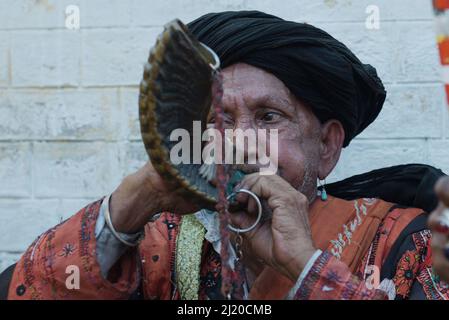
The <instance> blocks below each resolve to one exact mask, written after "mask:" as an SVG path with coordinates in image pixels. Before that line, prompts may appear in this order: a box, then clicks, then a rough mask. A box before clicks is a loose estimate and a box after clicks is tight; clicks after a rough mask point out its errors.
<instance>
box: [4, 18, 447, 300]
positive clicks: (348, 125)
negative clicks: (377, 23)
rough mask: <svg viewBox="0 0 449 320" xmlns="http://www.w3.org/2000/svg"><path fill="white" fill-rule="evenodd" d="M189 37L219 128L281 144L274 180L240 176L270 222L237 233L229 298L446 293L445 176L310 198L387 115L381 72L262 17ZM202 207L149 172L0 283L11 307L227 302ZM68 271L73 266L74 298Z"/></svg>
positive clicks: (248, 217)
mask: <svg viewBox="0 0 449 320" xmlns="http://www.w3.org/2000/svg"><path fill="white" fill-rule="evenodd" d="M189 29H190V30H191V31H192V33H193V34H194V35H195V36H196V37H197V38H198V39H199V40H200V41H201V42H203V43H205V44H206V45H208V46H209V47H210V48H212V49H213V50H214V51H215V52H216V53H217V54H218V55H219V56H220V59H221V61H222V66H223V71H222V75H223V89H224V94H223V105H224V109H225V123H226V126H227V127H228V128H240V129H243V130H245V129H272V128H273V129H278V135H279V146H278V149H279V159H278V174H277V175H271V176H268V175H266V176H262V175H259V174H258V173H255V172H254V168H253V167H250V166H246V167H245V166H244V167H243V171H246V173H248V174H247V175H246V176H245V178H244V179H243V180H242V182H241V183H240V184H239V186H238V188H245V189H248V190H251V191H252V192H254V193H255V194H257V195H258V196H259V197H260V198H262V199H264V200H265V201H266V203H267V204H268V206H269V207H270V209H271V211H272V218H271V220H269V221H265V222H264V223H262V224H261V225H259V226H258V227H257V228H256V229H255V230H253V231H251V232H250V233H248V234H245V235H244V242H243V248H242V252H243V257H242V259H243V260H242V264H243V266H244V270H245V275H246V277H245V279H244V281H243V283H242V284H241V286H242V288H237V289H241V290H237V289H236V290H234V292H236V294H235V295H234V296H233V297H234V298H244V299H286V298H290V299H388V298H389V299H426V298H428V299H445V298H446V297H448V296H449V295H448V293H447V287H446V286H445V285H444V284H443V283H441V282H439V281H438V280H437V279H436V277H434V276H433V273H432V257H431V250H429V248H430V240H431V234H430V232H429V230H428V229H427V227H426V219H427V218H426V214H425V211H428V212H430V211H431V210H433V209H434V207H435V205H436V202H437V200H436V197H435V195H434V194H433V185H434V183H435V181H436V179H437V178H438V177H439V176H440V175H442V173H441V172H440V171H439V170H436V169H433V168H430V167H427V166H419V165H413V166H399V167H393V168H387V169H383V170H378V171H374V172H371V173H368V174H365V175H360V176H356V177H353V178H350V179H347V180H345V181H343V182H340V183H336V184H332V185H329V186H325V188H320V192H317V191H318V188H317V180H324V179H325V178H326V177H327V176H328V175H329V174H330V173H331V171H332V170H333V168H334V167H335V165H336V164H337V162H338V160H339V157H340V153H341V150H342V148H343V147H345V146H347V145H348V144H349V143H350V141H351V140H352V139H353V138H354V137H355V136H356V135H357V134H359V133H360V132H361V131H363V130H364V129H365V128H366V127H367V126H368V125H369V124H370V123H371V122H372V121H373V120H374V119H375V118H376V117H377V115H378V113H379V112H380V110H381V108H382V105H383V103H384V100H385V96H386V93H385V90H384V87H383V85H382V83H381V81H380V79H379V78H378V77H377V74H376V71H375V69H374V68H372V67H371V66H369V65H365V64H362V63H361V62H360V61H359V60H358V59H357V57H356V56H355V55H354V54H353V53H352V52H351V51H350V50H349V49H348V48H347V47H346V46H344V45H343V44H342V43H340V42H338V41H337V40H335V39H334V38H332V37H331V36H330V35H328V34H327V33H325V32H324V31H322V30H320V29H317V28H315V27H312V26H310V25H307V24H301V23H295V22H288V21H284V20H282V19H280V18H277V17H274V16H271V15H267V14H264V13H261V12H255V11H251V12H224V13H217V14H209V15H206V16H203V17H201V18H199V19H197V20H195V21H194V22H192V23H190V24H189ZM209 120H210V122H211V123H213V122H214V115H213V114H212V115H211V116H210V119H209ZM429 190H430V191H429ZM317 194H319V196H318V197H317ZM328 194H329V195H328ZM236 200H237V201H238V202H240V203H241V204H244V205H247V207H246V210H244V211H241V212H235V213H233V214H232V223H233V224H234V225H237V226H247V225H248V224H249V223H251V221H252V219H253V218H252V207H253V204H252V203H251V201H249V200H248V198H247V197H244V196H242V195H239V196H238V197H237V199H236ZM200 209H201V208H196V207H195V206H194V205H193V204H191V203H189V202H188V199H182V198H179V196H177V195H176V194H174V193H173V192H172V191H171V190H170V189H169V188H167V187H166V186H165V185H164V181H163V179H162V178H161V177H160V176H159V175H158V174H157V173H156V171H155V170H154V168H153V167H152V165H151V163H147V164H146V165H145V166H144V167H143V168H141V169H140V170H139V171H137V172H136V173H134V174H132V175H130V176H128V177H126V178H125V179H124V180H123V182H122V183H121V184H120V185H119V186H118V188H117V189H116V190H115V191H114V192H113V193H112V195H111V196H110V197H106V198H105V199H101V200H98V201H96V202H94V203H92V204H90V205H88V206H87V207H86V208H84V209H82V210H81V211H80V212H78V213H77V214H76V215H74V216H73V217H72V218H70V219H68V220H67V221H65V222H63V223H61V224H59V225H57V226H56V227H54V228H52V229H50V230H48V231H47V232H46V233H44V234H42V235H41V236H40V237H39V238H38V239H36V240H35V242H34V243H33V244H32V245H31V246H30V247H29V249H28V250H27V251H26V252H25V254H24V255H23V257H22V258H21V259H20V261H19V262H18V263H17V264H16V265H15V266H13V267H11V268H9V269H8V270H7V271H6V272H5V273H4V274H3V276H2V281H1V282H2V283H3V286H4V287H5V288H6V291H7V298H9V299H129V298H145V299H180V298H182V299H222V298H225V297H224V296H223V295H222V293H221V290H220V284H221V270H222V269H221V259H220V255H219V253H218V252H220V249H219V248H220V245H221V243H220V236H219V233H218V232H217V221H218V220H217V219H218V218H217V214H205V213H204V210H200ZM161 212H163V214H162V215H160V216H159V215H157V214H158V213H161ZM192 212H196V213H194V214H191V213H192ZM105 213H106V215H105ZM105 217H111V221H110V223H105ZM106 222H107V221H106ZM113 230H115V231H113ZM143 235H144V237H143ZM231 240H232V241H235V239H234V238H232V239H231ZM231 249H232V246H231ZM231 257H232V250H231ZM71 266H77V267H78V268H79V272H80V273H79V276H80V278H81V280H80V287H79V288H77V287H76V283H75V284H74V283H71V281H72V280H73V279H72V278H70V276H71V273H70V270H72V269H71V268H72V267H71ZM68 267H69V269H68ZM67 270H69V271H67ZM67 272H68V273H67ZM70 279H72V280H70ZM234 289H235V288H234ZM239 292H240V294H237V293H239Z"/></svg>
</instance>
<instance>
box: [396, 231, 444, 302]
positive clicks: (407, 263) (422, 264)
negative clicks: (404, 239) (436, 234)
mask: <svg viewBox="0 0 449 320" xmlns="http://www.w3.org/2000/svg"><path fill="white" fill-rule="evenodd" d="M412 238H413V242H414V245H415V247H416V250H415V251H412V253H410V252H406V253H405V254H404V255H403V256H402V258H401V260H400V263H399V265H398V273H397V274H399V276H398V279H399V280H401V281H403V282H406V279H407V277H406V275H407V272H415V273H416V281H414V283H413V284H411V289H410V294H409V298H410V299H413V298H418V297H422V298H424V299H428V300H449V286H448V284H446V283H445V282H443V281H441V280H440V278H439V277H438V276H437V275H436V274H435V273H434V272H433V268H432V250H431V247H430V245H431V244H430V241H431V238H432V235H431V233H430V231H429V230H424V231H421V232H417V233H415V234H413V235H412ZM412 256H413V257H412ZM409 257H410V258H409ZM413 259H415V260H418V262H419V263H415V265H417V266H414V265H413ZM397 289H398V290H400V287H397Z"/></svg>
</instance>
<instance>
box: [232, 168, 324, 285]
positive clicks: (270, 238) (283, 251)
mask: <svg viewBox="0 0 449 320" xmlns="http://www.w3.org/2000/svg"><path fill="white" fill-rule="evenodd" d="M236 189H237V190H238V189H247V190H250V191H252V192H253V193H255V194H256V195H258V197H259V198H260V199H261V200H266V202H267V203H268V206H269V207H270V209H271V211H272V219H271V220H268V221H265V222H263V223H259V225H258V226H257V227H256V228H255V229H254V230H252V231H250V232H248V233H244V234H242V236H243V238H244V241H245V246H244V248H245V250H251V255H252V256H256V257H257V258H258V259H261V260H263V262H264V263H265V264H268V265H270V266H271V267H273V268H274V269H276V270H278V271H279V272H281V273H282V274H284V275H285V276H287V277H288V278H290V279H291V280H292V281H294V282H295V281H296V280H297V279H298V277H299V275H300V274H301V271H302V270H303V269H304V267H305V265H306V264H307V262H308V261H309V259H310V258H311V257H312V255H313V254H314V252H315V251H316V249H315V248H314V246H313V241H312V236H311V231H310V225H309V217H308V208H309V202H308V199H307V197H306V196H305V195H303V194H302V193H300V192H298V191H297V190H295V189H294V188H293V187H292V186H291V185H290V184H289V183H288V182H287V181H285V180H284V179H282V178H281V177H280V176H278V175H260V174H259V173H253V174H249V175H247V176H246V177H245V178H244V179H243V180H242V182H241V183H240V184H239V185H238V187H236ZM236 200H237V201H238V202H239V203H245V204H246V206H247V210H245V211H244V212H243V211H239V212H236V213H232V214H231V221H232V224H233V225H234V226H235V227H240V228H246V227H248V226H249V225H251V224H252V223H253V222H254V215H255V212H257V206H256V202H255V201H254V199H252V197H250V196H248V195H247V194H245V193H238V194H237V196H236ZM243 254H245V253H243Z"/></svg>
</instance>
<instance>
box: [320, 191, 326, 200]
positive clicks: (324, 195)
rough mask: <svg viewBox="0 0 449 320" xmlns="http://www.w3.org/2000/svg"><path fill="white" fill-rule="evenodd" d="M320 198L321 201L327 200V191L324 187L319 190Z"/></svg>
mask: <svg viewBox="0 0 449 320" xmlns="http://www.w3.org/2000/svg"><path fill="white" fill-rule="evenodd" d="M321 200H322V201H326V200H327V192H326V189H324V188H323V189H322V190H321Z"/></svg>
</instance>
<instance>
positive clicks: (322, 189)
mask: <svg viewBox="0 0 449 320" xmlns="http://www.w3.org/2000/svg"><path fill="white" fill-rule="evenodd" d="M323 181H324V184H323V183H322V182H321V180H320V179H318V184H319V185H320V186H319V187H318V195H320V196H321V201H326V200H327V192H326V188H325V185H326V179H324V180H323Z"/></svg>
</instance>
